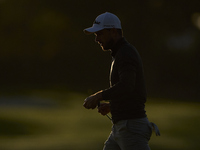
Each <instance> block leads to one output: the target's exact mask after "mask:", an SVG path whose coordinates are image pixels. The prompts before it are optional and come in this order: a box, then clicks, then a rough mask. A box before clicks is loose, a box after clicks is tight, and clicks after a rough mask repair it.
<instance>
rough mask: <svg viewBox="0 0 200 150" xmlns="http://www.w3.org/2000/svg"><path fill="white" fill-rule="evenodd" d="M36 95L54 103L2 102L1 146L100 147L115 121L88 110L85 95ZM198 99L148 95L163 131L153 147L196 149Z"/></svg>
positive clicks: (26, 149)
mask: <svg viewBox="0 0 200 150" xmlns="http://www.w3.org/2000/svg"><path fill="white" fill-rule="evenodd" d="M30 95H32V96H35V97H40V98H41V97H42V98H45V99H50V100H51V101H52V100H53V101H55V107H54V106H53V107H52V106H51V107H37V106H34V107H32V106H17V107H15V106H12V107H11V106H4V107H3V106H2V107H1V109H0V141H1V142H0V149H2V150H36V149H37V150H90V149H91V150H101V149H102V148H103V143H104V141H105V140H106V138H107V136H108V135H109V133H110V129H111V126H112V124H111V122H110V121H109V119H108V118H106V117H103V116H101V115H100V114H98V113H97V110H86V109H84V108H83V106H82V103H83V100H84V98H85V97H86V95H83V94H78V93H66V92H58V91H57V92H56V91H36V90H35V91H32V92H31V94H30ZM199 106H200V104H199V103H192V102H178V101H171V100H170V101H169V100H162V99H157V100H155V99H149V100H148V102H147V105H146V110H147V115H148V118H149V120H150V121H152V122H154V123H156V124H157V125H158V127H159V129H160V132H161V136H160V137H156V136H155V135H154V134H153V135H152V138H151V140H150V143H149V144H150V146H151V149H152V150H179V149H180V150H190V149H193V150H198V149H200V144H199V135H200V132H199V126H200V121H199V117H200V115H199V112H200V110H199Z"/></svg>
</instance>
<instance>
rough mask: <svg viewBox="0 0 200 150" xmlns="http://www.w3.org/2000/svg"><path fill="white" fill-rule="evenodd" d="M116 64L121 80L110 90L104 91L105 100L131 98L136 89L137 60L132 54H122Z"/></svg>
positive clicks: (117, 58)
mask: <svg viewBox="0 0 200 150" xmlns="http://www.w3.org/2000/svg"><path fill="white" fill-rule="evenodd" d="M115 63H116V65H117V66H116V67H115V69H117V74H118V78H119V79H118V82H117V83H115V84H114V85H112V86H111V87H110V88H108V89H105V90H103V92H102V96H103V99H104V100H115V99H117V98H119V97H121V96H125V95H127V96H128V95H129V96H130V94H132V93H133V91H134V89H135V81H136V71H137V58H135V57H134V55H132V54H131V55H130V54H121V55H120V57H116V60H115ZM114 78H115V77H114Z"/></svg>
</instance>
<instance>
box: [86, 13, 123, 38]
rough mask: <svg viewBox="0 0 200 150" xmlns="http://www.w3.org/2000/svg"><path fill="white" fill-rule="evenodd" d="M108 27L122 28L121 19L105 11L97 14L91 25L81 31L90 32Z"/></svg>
mask: <svg viewBox="0 0 200 150" xmlns="http://www.w3.org/2000/svg"><path fill="white" fill-rule="evenodd" d="M109 28H116V29H122V27H121V21H120V20H119V18H118V17H117V16H116V15H114V14H112V13H109V12H105V13H103V14H101V15H99V16H97V18H96V19H95V21H94V23H93V26H92V27H90V28H86V29H84V30H83V31H84V32H85V34H91V33H95V32H97V31H100V30H103V29H109Z"/></svg>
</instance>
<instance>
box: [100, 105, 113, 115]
mask: <svg viewBox="0 0 200 150" xmlns="http://www.w3.org/2000/svg"><path fill="white" fill-rule="evenodd" d="M98 112H99V113H101V114H102V115H103V116H105V115H107V114H108V113H109V112H110V104H109V103H102V104H100V106H99V107H98Z"/></svg>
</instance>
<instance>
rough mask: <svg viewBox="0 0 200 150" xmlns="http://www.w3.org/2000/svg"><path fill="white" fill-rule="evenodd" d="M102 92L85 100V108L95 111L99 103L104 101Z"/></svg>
mask: <svg viewBox="0 0 200 150" xmlns="http://www.w3.org/2000/svg"><path fill="white" fill-rule="evenodd" d="M102 100H103V98H102V91H99V92H97V93H95V94H93V95H91V96H89V97H87V98H86V99H85V100H84V103H83V106H84V107H85V108H87V109H95V108H96V107H97V106H98V103H99V102H100V101H102Z"/></svg>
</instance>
